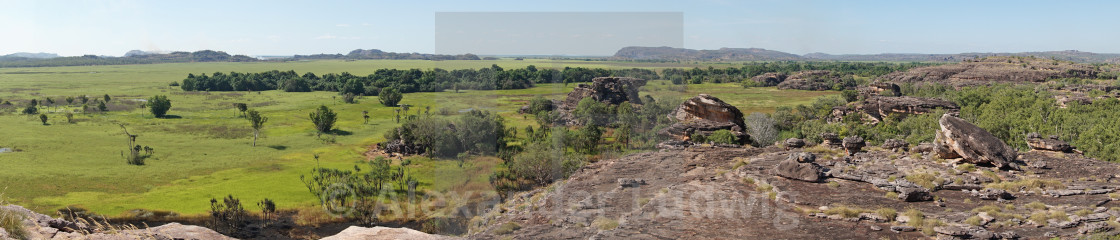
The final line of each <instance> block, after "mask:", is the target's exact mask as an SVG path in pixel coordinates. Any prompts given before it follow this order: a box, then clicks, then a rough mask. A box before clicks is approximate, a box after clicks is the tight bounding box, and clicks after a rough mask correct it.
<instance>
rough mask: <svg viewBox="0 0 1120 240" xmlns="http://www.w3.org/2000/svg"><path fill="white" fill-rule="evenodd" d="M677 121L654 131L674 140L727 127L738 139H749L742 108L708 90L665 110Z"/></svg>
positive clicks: (687, 139)
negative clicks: (671, 108) (709, 92)
mask: <svg viewBox="0 0 1120 240" xmlns="http://www.w3.org/2000/svg"><path fill="white" fill-rule="evenodd" d="M669 118H670V119H673V120H675V121H677V123H675V124H673V125H671V126H669V127H667V128H664V129H661V130H660V131H659V132H658V134H661V135H664V136H669V137H670V138H672V139H674V140H676V141H689V140H691V138H692V136H693V134H701V135H711V134H712V132H715V131H719V130H728V131H731V133H732V134H734V135H735V136H736V137H738V139H739V141H740V142H741V143H747V142H749V141H750V136H748V135H747V134H746V132H745V131H744V129H746V124H745V123H743V112H740V111H739V109H738V108H736V107H735V106H732V105H731V104H728V103H726V102H724V101H723V100H720V99H719V98H716V97H713V96H711V95H708V94H700V95H698V96H696V97H693V98H690V99H688V100H686V101H685V102H684V103H681V105H680V106H678V107H677V108H676V109H674V110H673V111H672V112H670V113H669Z"/></svg>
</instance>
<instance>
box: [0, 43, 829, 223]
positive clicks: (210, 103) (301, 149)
mask: <svg viewBox="0 0 1120 240" xmlns="http://www.w3.org/2000/svg"><path fill="white" fill-rule="evenodd" d="M491 64H498V65H499V66H502V67H503V68H507V69H509V68H519V67H524V66H527V65H530V64H533V65H536V66H537V67H543V68H553V67H555V68H562V67H564V66H572V67H576V66H583V67H603V68H631V67H643V68H654V69H657V68H664V67H691V66H697V65H682V64H669V63H666V64H648V63H642V64H639V63H618V62H584V61H560V62H553V61H547V60H533V59H528V60H525V61H515V60H497V61H438V62H433V61H401V60H395V61H388V60H373V61H308V62H284V63H272V62H269V63H182V64H154V65H119V66H79V67H52V68H10V69H0V100H11V101H13V103H16V104H22V102H23V101H24V100H27V99H31V98H36V99H40V100H42V99H44V98H45V97H50V98H53V99H55V101H56V102H57V103H56V104H55V105H66V104H65V102H64V101H63V99H64V98H65V97H66V96H77V95H89V96H90V97H91V98H99V97H100V96H102V95H104V94H109V95H111V96H112V97H113V100H112V102H111V104H110V107H111V108H113V109H115V110H112V111H109V112H107V113H104V114H101V113H94V114H83V113H75V114H74V116H75V119H76V120H77V122H76V123H73V124H71V123H67V122H66V120H65V117H64V115H65V112H73V111H76V110H79V108H80V107H76V106H74V105H72V106H62V107H44V108H43V109H42V111H44V112H46V113H47V115H48V116H49V117H50V120H49V123H50V124H49V125H43V124H41V123H40V122H39V120H38V119H37V118H35V117H32V116H27V115H21V114H17V113H16V111H17V110H18V109H17V108H15V107H9V108H3V109H0V148H13V149H15V150H17V151H16V152H9V153H0V192H2V193H4V194H3V196H6V197H8V198H9V200H11V201H12V202H14V203H16V204H21V205H24V206H28V207H30V208H32V209H33V210H36V211H39V212H44V213H52V212H53V211H54V210H56V209H58V208H60V207H65V206H70V205H77V206H81V207H84V208H87V209H89V210H92V211H94V212H97V213H101V214H108V215H116V214H122V213H125V212H127V211H128V210H132V209H152V210H167V211H174V212H178V213H183V214H200V213H204V212H206V211H207V210H209V208H208V207H209V206H208V200H209V199H210V198H221V197H223V196H225V195H228V194H232V195H234V196H235V197H238V198H240V199H242V201H243V202H247V203H255V202H256V201H259V200H261V199H263V198H270V199H273V200H274V201H275V202H276V203H277V205H278V207H279V208H302V207H310V206H314V205H316V204H317V200H316V199H315V198H314V197H313V196H312V195H311V194H309V193H308V192H307V188H306V187H304V185H303V184H302V183H301V182H300V180H299V176H300V175H301V174H307V173H308V172H309V171H310V170H311V169H312V168H314V167H315V166H316V165H317V164H319V165H321V166H324V167H335V168H343V169H349V168H352V167H353V165H364V163H361V162H362V161H364V160H366V156H365V155H364V153H365V152H366V151H367V150H368V147H369V146H370V145H372V144H374V143H376V142H378V141H381V140H382V139H383V137H382V133H384V132H385V131H386V130H388V129H390V128H392V127H395V126H396V123H395V122H394V113H393V110H394V108H389V107H384V106H381V105H380V104H378V103H377V100H376V99H375V98H365V99H360V100H359V103H358V104H344V103H342V101H341V99H340V98H336V96H337V94H336V93H332V92H312V93H286V92H281V91H265V92H259V93H258V92H252V93H245V92H211V93H206V92H183V91H182V90H179V89H177V88H173V87H169V86H167V84H168V83H170V82H173V81H178V80H182V78H183V77H185V76H186V74H187V73H196V74H197V73H212V72H229V71H239V72H260V71H268V70H284V71H286V70H295V71H296V72H299V73H304V72H315V73H316V74H320V75H321V74H324V73H332V72H333V73H340V72H350V73H352V74H355V75H364V74H369V73H372V72H373V71H375V70H376V69H380V68H421V69H427V68H435V67H439V68H445V69H461V68H481V67H489V66H490V65H491ZM670 85H671V84H668V83H667V82H666V81H651V82H650V84H648V85H647V87H646V88H645V89H644V91H643V93H642V94H643V95H645V94H650V95H653V96H655V97H660V96H671V97H679V98H681V99H683V98H685V97H690V96H695V95H696V94H698V93H708V94H712V95H714V96H717V97H720V98H722V99H723V100H725V101H727V102H729V103H731V104H733V105H735V106H738V107H740V109H742V110H743V111H744V112H752V111H758V112H769V111H772V110H773V108H774V107H777V106H792V105H796V104H800V103H808V102H811V101H812V99H814V98H816V97H818V96H821V95H827V94H835V92H808V91H785V90H776V89H774V88H751V89H744V88H742V87H739V86H738V85H737V84H732V83H727V84H699V85H689V86H688V89H687V90H686V91H680V89H675V90H670V87H669V86H670ZM572 87H574V85H569V86H564V85H562V84H542V85H539V86H537V87H534V88H531V89H520V90H498V91H469V90H468V91H462V92H461V93H453V92H440V93H410V94H405V96H404V100H403V101H402V103H403V104H410V105H413V106H417V107H413V108H412V110H411V111H410V113H412V114H416V113H418V111H423V110H424V106H431V109H430V114H432V115H439V113H440V112H444V113H450V114H449V115H452V117H453V115H456V114H459V113H460V112H463V111H465V110H466V109H471V108H476V109H485V110H491V111H496V112H498V113H499V114H501V115H502V116H504V117H505V118H506V119H507V120H508V121H509V122H510V125H512V126H516V127H518V128H522V127H523V126H525V125H528V124H533V122H534V121H533V120H532V119H529V118H525V117H523V116H521V115H518V114H516V109H517V108H519V107H520V106H521V105H523V104H524V103H525V102H527V101H528V100H529V99H530V98H532V97H534V96H537V95H543V96H546V97H549V98H554V99H559V98H562V97H563V96H564V95H565V94H566V93H567V92H568V91H570V90H571V88H572ZM160 94H162V95H168V96H169V97H170V99H171V100H172V105H173V106H172V108H171V111H170V112H169V114H170V115H172V116H173V117H172V118H167V119H157V118H153V117H152V115H151V114H150V113H147V111H146V109H140V108H135V106H136V104H137V101H136V100H137V99H146V98H148V97H150V96H152V95H160ZM235 102H244V103H248V104H249V105H250V108H252V109H257V110H258V111H261V112H262V113H263V114H264V115H265V116H267V117H269V118H270V120H269V122H268V123H267V124H265V128H264V130H263V132H262V136H263V138H261V139H260V140H259V142H258V146H257V147H251V146H250V144H251V141H252V134H251V129H250V128H249V127H248V126H249V122H248V121H247V120H245V119H244V118H242V117H240V114H239V113H238V112H237V111H236V110H234V109H233V107H232V103H235ZM76 105H80V104H76ZM319 105H327V106H329V107H330V108H332V109H333V110H334V111H335V112H336V113H338V114H339V122H338V123H337V124H336V126H337V128H338V129H340V130H342V131H344V132H345V133H346V134H340V135H332V136H326V135H324V138H325V139H330V140H322V139H319V138H317V137H316V136H315V131H314V128H313V126H312V124H311V123H310V121H309V120H308V117H307V114H308V113H309V112H310V111H311V110H312V109H313V108H315V107H317V106H319ZM363 110H365V111H369V112H370V116H371V117H372V118H371V119H370V121H369V122H368V123H363V119H362V117H361V112H362V111H363ZM117 123H123V124H126V125H127V126H128V127H129V131H131V132H132V133H133V134H138V135H139V137H138V139H137V141H138V144H140V145H145V146H151V147H153V148H155V154H154V155H153V156H152V157H151V158H149V159H148V160H147V164H146V165H144V166H133V165H128V164H126V163H125V159H124V158H123V157H122V156H121V154H122V152H124V151H126V145H127V141H126V139H125V136H124V134H123V133H121V129H120V127H118V126H117ZM314 154H318V155H319V156H320V159H319V161H318V162H316V161H315V160H314V157H313V155H314ZM500 162H501V160H498V159H496V158H492V157H482V158H476V159H474V160H469V161H467V162H466V164H464V165H463V166H462V167H459V164H458V161H454V160H432V159H427V158H416V159H414V160H413V161H412V165H410V170H411V171H413V173H414V174H415V175H414V176H416V177H417V178H418V180H419V182H420V183H421V184H420V186H421V189H425V190H427V191H435V192H464V191H473V192H482V193H492V191H493V190H492V189H491V188H490V186H489V184H488V183H487V182H486V181H487V180H486V178H487V176H488V175H489V173H490V172H492V171H494V170H495V169H497V168H499V167H500V166H499V163H500ZM246 205H250V207H249V209H250V210H254V211H255V209H256V208H255V206H252V205H253V204H246Z"/></svg>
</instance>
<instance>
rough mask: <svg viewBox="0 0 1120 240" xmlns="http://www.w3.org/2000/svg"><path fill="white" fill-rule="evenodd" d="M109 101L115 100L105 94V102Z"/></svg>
mask: <svg viewBox="0 0 1120 240" xmlns="http://www.w3.org/2000/svg"><path fill="white" fill-rule="evenodd" d="M109 100H113V98H112V97H109V94H105V102H109Z"/></svg>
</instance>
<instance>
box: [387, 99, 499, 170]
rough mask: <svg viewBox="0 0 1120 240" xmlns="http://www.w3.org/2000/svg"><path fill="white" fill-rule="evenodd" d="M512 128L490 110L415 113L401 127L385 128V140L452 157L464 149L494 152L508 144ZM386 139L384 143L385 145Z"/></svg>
mask: <svg viewBox="0 0 1120 240" xmlns="http://www.w3.org/2000/svg"><path fill="white" fill-rule="evenodd" d="M511 131H514V130H513V129H512V128H506V126H505V120H504V119H502V117H501V116H498V115H497V114H494V113H491V112H489V111H482V110H471V111H468V112H467V113H466V114H463V115H461V116H460V117H459V118H458V119H455V120H451V119H446V118H443V117H435V116H415V115H414V116H412V117H409V118H407V119H406V120H405V121H404V122H403V123H401V126H400V127H397V128H394V129H392V130H390V131H388V132H385V140H386V143H388V142H394V141H398V140H400V141H401V142H403V143H406V144H409V145H414V146H416V147H418V148H420V149H421V150H422V152H423V153H426V154H428V155H429V156H433V157H442V158H453V157H457V156H459V154H461V153H470V154H477V155H494V154H496V153H498V152H499V151H502V150H504V149H505V148H506V142H507V141H509V139H507V138H508V137H512V136H513V134H511V133H510V132H511ZM386 143H382V148H383V149H384V148H385V147H386V146H385V144H386Z"/></svg>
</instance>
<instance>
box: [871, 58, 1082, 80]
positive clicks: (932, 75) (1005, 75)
mask: <svg viewBox="0 0 1120 240" xmlns="http://www.w3.org/2000/svg"><path fill="white" fill-rule="evenodd" d="M1099 72H1100V69H1099V68H1098V67H1095V66H1092V65H1087V64H1076V63H1070V62H1063V61H1057V60H1050V59H1040V58H1032V57H987V58H981V59H971V60H965V61H963V62H961V63H958V64H947V65H938V66H930V67H919V68H914V69H910V70H909V71H904V72H895V73H890V74H887V75H883V76H881V77H879V80H880V81H886V82H895V83H915V84H929V83H943V84H948V85H952V86H958V87H959V86H970V85H987V84H990V83H1034V82H1043V81H1046V80H1049V79H1056V78H1095V77H1096V75H1097V73H1099Z"/></svg>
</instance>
